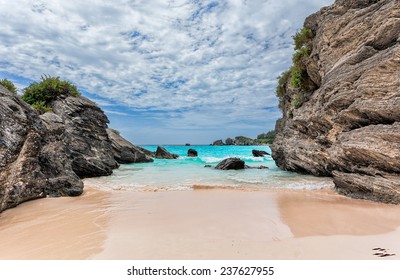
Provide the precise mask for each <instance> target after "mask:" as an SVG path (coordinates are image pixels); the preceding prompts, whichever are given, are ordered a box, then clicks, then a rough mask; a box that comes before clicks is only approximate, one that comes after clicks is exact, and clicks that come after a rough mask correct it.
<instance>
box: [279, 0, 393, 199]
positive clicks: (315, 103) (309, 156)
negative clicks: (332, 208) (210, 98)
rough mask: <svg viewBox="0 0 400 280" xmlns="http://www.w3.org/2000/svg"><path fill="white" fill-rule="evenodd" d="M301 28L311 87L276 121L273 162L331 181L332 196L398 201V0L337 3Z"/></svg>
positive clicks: (364, 0)
mask: <svg viewBox="0 0 400 280" xmlns="http://www.w3.org/2000/svg"><path fill="white" fill-rule="evenodd" d="M305 27H307V28H310V29H311V30H312V31H313V33H314V34H315V37H314V39H313V50H312V53H311V55H310V57H309V59H308V61H307V73H308V75H309V77H310V79H311V80H312V81H313V82H314V83H315V85H316V86H317V90H315V91H314V92H313V93H312V95H311V97H310V99H309V100H308V101H307V102H305V103H304V104H303V105H302V106H301V107H300V108H298V109H295V110H294V111H293V116H292V117H291V116H288V115H289V114H287V112H284V116H286V117H285V118H283V119H281V120H279V121H278V122H277V126H276V129H277V137H276V140H275V142H274V143H273V145H272V146H271V149H272V151H273V158H274V159H275V161H276V163H277V165H278V166H279V167H281V168H283V169H285V170H290V171H296V172H304V173H311V174H314V175H318V176H333V178H334V182H335V185H336V188H337V190H338V191H339V192H340V193H343V194H346V195H349V196H352V197H356V198H363V199H370V200H376V201H382V202H390V203H400V183H399V182H400V176H399V174H400V123H399V122H400V1H399V0H381V1H368V0H362V1H355V0H354V1H347V0H346V1H345V0H340V1H339V0H338V1H336V3H335V4H333V5H332V6H330V7H326V8H323V9H322V10H321V11H319V12H318V13H316V14H314V15H312V16H310V17H309V18H307V19H306V21H305ZM286 94H287V95H290V94H291V92H290V88H289V89H287V92H286Z"/></svg>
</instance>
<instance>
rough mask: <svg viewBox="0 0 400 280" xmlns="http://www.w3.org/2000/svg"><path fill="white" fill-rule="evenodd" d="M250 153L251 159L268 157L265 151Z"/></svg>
mask: <svg viewBox="0 0 400 280" xmlns="http://www.w3.org/2000/svg"><path fill="white" fill-rule="evenodd" d="M251 153H252V154H253V157H265V156H269V155H270V154H269V153H267V152H266V151H260V150H252V151H251Z"/></svg>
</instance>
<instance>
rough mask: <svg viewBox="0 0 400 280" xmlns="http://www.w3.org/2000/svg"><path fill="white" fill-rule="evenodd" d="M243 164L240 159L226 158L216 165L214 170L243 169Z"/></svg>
mask: <svg viewBox="0 0 400 280" xmlns="http://www.w3.org/2000/svg"><path fill="white" fill-rule="evenodd" d="M244 168H245V163H244V161H243V160H241V159H240V158H227V159H224V160H223V161H221V162H220V163H218V164H217V166H216V167H215V169H221V170H229V169H235V170H238V169H244Z"/></svg>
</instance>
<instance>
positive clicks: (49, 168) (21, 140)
mask: <svg viewBox="0 0 400 280" xmlns="http://www.w3.org/2000/svg"><path fill="white" fill-rule="evenodd" d="M49 119H53V120H54V122H55V124H54V126H53V127H51V128H50V129H48V128H47V127H46V124H45V123H44V121H43V120H42V119H41V118H39V116H38V115H37V113H36V112H35V111H34V110H33V109H32V107H31V106H30V105H28V104H26V103H25V102H23V101H22V100H21V99H20V98H19V97H17V96H16V95H14V94H12V93H11V92H9V91H8V90H7V89H5V88H4V87H2V86H1V85H0V212H1V211H3V210H4V209H7V208H11V207H15V206H17V205H18V204H20V203H22V202H24V201H28V200H32V199H37V198H42V197H46V196H76V195H80V194H81V193H82V191H83V183H82V182H81V181H80V179H79V177H78V176H77V175H76V174H75V172H74V171H73V170H72V166H71V161H70V160H69V158H68V157H67V155H66V150H65V146H64V145H63V139H64V137H65V133H66V131H65V129H64V125H63V123H62V120H61V119H60V118H59V117H58V116H56V115H54V114H53V115H52V116H49Z"/></svg>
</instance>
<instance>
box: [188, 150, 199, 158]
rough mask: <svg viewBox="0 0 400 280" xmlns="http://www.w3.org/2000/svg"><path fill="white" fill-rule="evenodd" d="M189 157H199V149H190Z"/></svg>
mask: <svg viewBox="0 0 400 280" xmlns="http://www.w3.org/2000/svg"><path fill="white" fill-rule="evenodd" d="M188 157H197V151H196V150H195V149H189V150H188Z"/></svg>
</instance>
